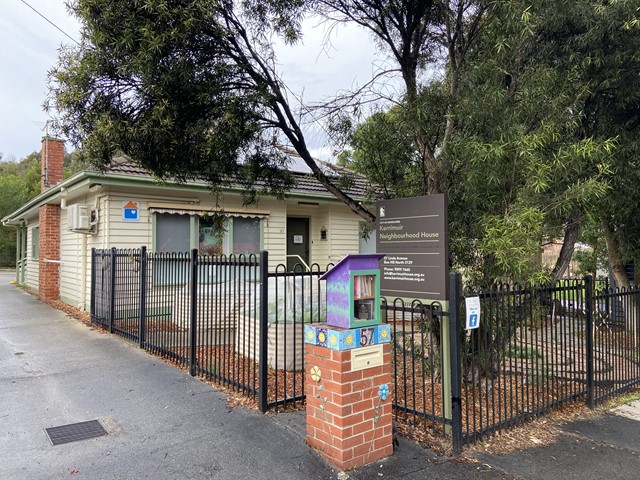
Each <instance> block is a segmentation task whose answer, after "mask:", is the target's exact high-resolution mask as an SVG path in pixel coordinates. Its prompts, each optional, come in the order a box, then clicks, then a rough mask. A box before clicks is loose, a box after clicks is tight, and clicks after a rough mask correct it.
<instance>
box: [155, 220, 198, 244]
mask: <svg viewBox="0 0 640 480" xmlns="http://www.w3.org/2000/svg"><path fill="white" fill-rule="evenodd" d="M190 230H191V220H190V218H189V215H176V214H173V213H158V214H156V251H157V252H188V251H189V250H190V249H191V232H190Z"/></svg>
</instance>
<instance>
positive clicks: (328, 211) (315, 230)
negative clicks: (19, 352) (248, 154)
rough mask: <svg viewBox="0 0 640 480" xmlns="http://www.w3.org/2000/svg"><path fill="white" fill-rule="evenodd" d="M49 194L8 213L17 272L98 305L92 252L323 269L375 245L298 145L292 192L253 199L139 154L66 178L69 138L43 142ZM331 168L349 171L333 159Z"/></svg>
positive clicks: (360, 182)
mask: <svg viewBox="0 0 640 480" xmlns="http://www.w3.org/2000/svg"><path fill="white" fill-rule="evenodd" d="M42 152H43V154H42V181H41V193H40V194H39V195H38V196H36V197H35V198H33V199H31V200H30V201H29V202H27V203H25V204H24V205H22V206H21V207H20V208H18V209H17V210H16V211H15V212H13V213H11V214H10V215H7V216H6V217H5V218H3V219H2V223H3V224H4V225H8V226H15V227H16V229H17V267H16V277H17V278H16V280H17V281H18V283H20V284H23V285H26V286H27V287H30V288H32V289H34V290H36V291H37V292H38V295H39V296H40V298H42V299H43V300H45V301H49V300H61V301H63V302H65V303H67V304H70V305H72V306H75V307H79V308H81V309H83V310H88V309H89V304H90V291H91V284H90V282H91V275H90V269H91V250H92V249H93V248H96V249H106V248H112V247H116V248H140V247H141V246H146V247H147V249H148V250H149V251H152V252H186V251H189V250H191V249H193V248H197V249H199V250H200V251H201V252H202V253H223V254H232V253H236V254H239V253H244V254H248V253H257V252H259V251H261V250H268V251H269V267H270V270H273V269H275V267H276V266H277V265H279V264H287V265H288V267H289V268H292V266H293V265H294V264H296V263H301V264H307V265H311V264H313V263H317V264H318V265H320V266H321V268H324V267H325V266H326V265H327V264H328V263H336V262H337V261H339V260H340V259H341V258H343V257H344V256H345V255H347V254H350V253H357V252H363V253H364V252H370V251H371V248H372V245H369V244H367V243H365V242H364V241H363V240H362V239H361V238H360V236H359V231H360V223H361V219H360V218H359V217H358V216H357V215H355V214H354V213H353V212H352V211H351V210H350V209H349V208H348V207H347V206H345V205H344V204H343V203H341V202H340V201H338V200H337V199H336V198H335V197H334V196H333V195H332V194H330V193H329V192H327V191H326V189H325V188H324V187H323V186H322V185H321V184H320V183H319V182H318V181H317V180H316V179H315V178H313V176H312V175H311V174H310V171H309V169H308V168H307V167H306V165H304V163H303V162H302V161H301V160H300V158H299V157H297V156H296V155H295V154H294V153H293V152H287V154H288V155H289V160H290V161H289V168H290V170H291V171H292V173H294V175H295V177H296V185H295V186H294V187H293V188H292V189H291V190H290V192H289V196H288V198H287V199H285V200H278V199H276V198H273V197H268V196H266V197H263V198H261V199H260V200H259V202H258V203H257V204H256V205H252V206H244V205H243V202H242V192H241V190H240V187H238V188H237V189H234V188H229V189H227V190H225V191H224V192H223V195H222V196H221V199H218V200H217V201H216V199H214V198H213V197H212V196H211V194H210V188H209V187H208V185H207V184H206V183H204V182H198V181H191V182H187V183H182V184H180V183H171V182H168V183H163V184H158V183H157V182H156V181H155V180H154V178H153V177H152V176H151V175H150V174H149V173H148V172H146V171H145V170H143V169H141V168H140V167H138V166H136V165H135V164H134V163H133V162H132V161H131V160H129V159H127V158H124V157H120V158H115V159H114V160H113V161H112V162H111V164H110V165H109V166H108V167H107V168H106V170H105V171H104V172H98V171H94V170H92V169H87V170H84V171H82V172H79V173H77V174H75V175H73V176H72V177H70V178H68V179H66V180H63V175H62V174H63V158H64V142H63V141H61V140H58V139H54V138H50V137H45V138H44V139H43V140H42ZM323 168H324V169H325V171H326V173H327V174H328V175H329V176H338V175H340V174H341V173H343V172H342V171H341V169H340V167H336V166H334V165H331V164H328V163H324V164H323ZM353 178H354V182H353V183H352V186H351V188H350V189H348V190H347V193H348V194H349V195H350V196H352V197H353V198H355V199H360V198H361V197H362V192H364V191H365V188H366V184H365V180H364V179H363V178H361V177H358V176H354V177H353ZM212 213H218V214H222V215H225V216H226V217H228V218H227V223H226V229H225V232H224V233H223V235H222V236H220V235H214V234H212V231H213V230H212V225H213V222H212V220H211V215H212Z"/></svg>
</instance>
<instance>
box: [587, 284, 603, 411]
mask: <svg viewBox="0 0 640 480" xmlns="http://www.w3.org/2000/svg"><path fill="white" fill-rule="evenodd" d="M584 292H585V329H586V332H585V333H586V336H587V345H586V348H587V407H589V408H591V409H592V408H593V407H594V398H593V394H594V392H593V279H592V278H591V275H587V276H585V277H584ZM605 295H607V296H608V295H609V292H608V291H607V293H606V294H605Z"/></svg>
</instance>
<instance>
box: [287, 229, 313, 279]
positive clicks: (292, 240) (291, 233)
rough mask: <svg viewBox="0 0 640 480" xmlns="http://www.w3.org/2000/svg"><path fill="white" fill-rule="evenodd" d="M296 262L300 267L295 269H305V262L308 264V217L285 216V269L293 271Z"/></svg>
mask: <svg viewBox="0 0 640 480" xmlns="http://www.w3.org/2000/svg"><path fill="white" fill-rule="evenodd" d="M301 260H302V261H301ZM303 262H304V264H303ZM298 263H299V264H301V266H302V268H301V267H298V268H296V271H301V270H306V266H305V264H306V265H309V219H308V218H299V217H287V270H289V271H293V268H294V266H295V265H296V264H298Z"/></svg>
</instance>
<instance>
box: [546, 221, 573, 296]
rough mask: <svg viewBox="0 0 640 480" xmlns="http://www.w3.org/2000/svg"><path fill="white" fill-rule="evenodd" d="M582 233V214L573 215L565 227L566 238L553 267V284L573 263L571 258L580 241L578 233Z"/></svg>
mask: <svg viewBox="0 0 640 480" xmlns="http://www.w3.org/2000/svg"><path fill="white" fill-rule="evenodd" d="M579 234H580V216H579V215H573V216H571V217H570V218H569V221H568V222H567V225H566V227H565V229H564V240H563V242H562V248H561V249H560V253H559V254H558V258H557V259H556V264H555V265H554V267H553V270H552V271H551V273H552V274H553V280H552V282H553V284H555V283H556V282H557V281H558V280H560V278H562V275H564V272H566V271H567V268H568V267H569V264H570V263H571V258H572V257H573V252H574V250H575V247H576V242H577V241H578V235H579Z"/></svg>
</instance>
